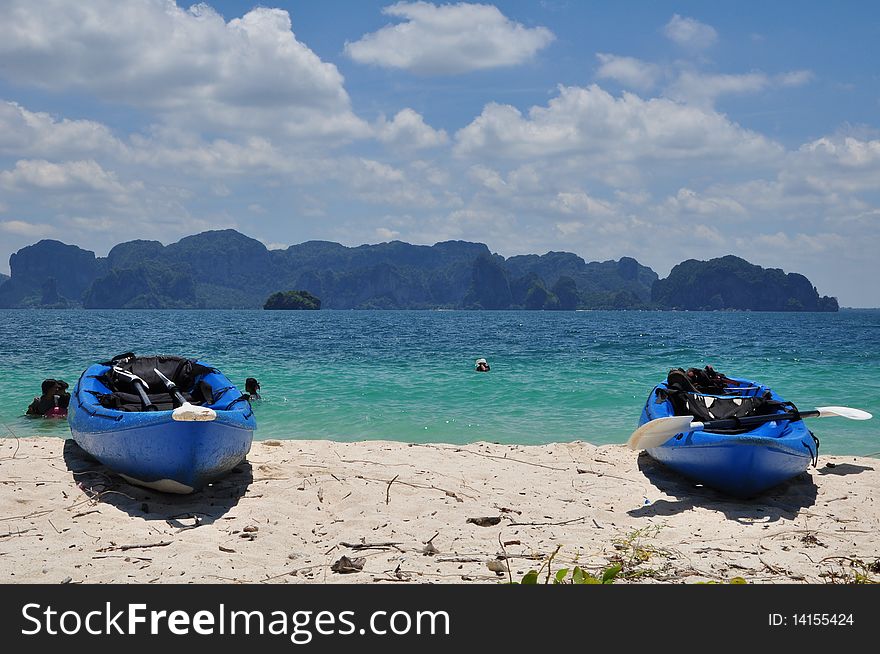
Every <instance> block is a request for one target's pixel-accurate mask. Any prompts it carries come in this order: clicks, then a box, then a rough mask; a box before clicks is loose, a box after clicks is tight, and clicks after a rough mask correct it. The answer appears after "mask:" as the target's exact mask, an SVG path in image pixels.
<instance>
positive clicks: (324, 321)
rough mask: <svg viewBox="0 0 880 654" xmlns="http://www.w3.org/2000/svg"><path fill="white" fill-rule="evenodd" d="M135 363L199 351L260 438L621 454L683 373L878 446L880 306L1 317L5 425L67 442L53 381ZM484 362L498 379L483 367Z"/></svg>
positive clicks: (859, 444) (819, 430) (832, 440)
mask: <svg viewBox="0 0 880 654" xmlns="http://www.w3.org/2000/svg"><path fill="white" fill-rule="evenodd" d="M125 351H134V352H136V353H138V354H154V353H164V354H179V355H186V356H194V357H198V358H201V359H202V360H204V361H207V362H209V363H211V364H213V365H215V366H216V367H218V368H220V369H221V370H222V371H223V372H224V373H225V374H226V375H227V376H228V377H230V378H231V379H232V380H233V381H234V382H235V383H236V384H238V385H239V386H240V387H243V385H244V379H245V377H248V376H254V377H256V378H257V379H259V380H260V383H261V384H262V393H263V397H264V399H263V400H262V401H261V402H258V403H255V411H256V414H257V421H258V430H257V438H261V439H266V438H327V439H334V440H359V439H391V440H401V441H413V442H447V443H468V442H473V441H477V440H488V441H496V442H501V443H524V444H536V443H548V442H553V441H572V440H585V441H589V442H592V443H622V442H624V441H625V440H626V438H627V437H628V436H629V434H630V433H631V432H632V430H633V429H634V428H635V426H636V423H637V420H638V417H639V413H640V411H641V407H642V405H643V404H644V402H645V399H646V398H647V396H648V394H649V392H650V390H651V388H652V387H653V385H654V384H655V383H656V382H658V381H660V380H661V379H662V378H664V377H665V375H666V372H667V371H668V369H669V368H671V367H677V366H682V367H690V366H703V365H705V364H707V363H709V364H712V365H714V366H715V368H716V369H718V370H720V371H722V372H724V373H726V374H728V375H732V376H741V377H747V378H752V379H756V380H758V381H761V382H764V383H766V384H768V385H770V386H773V387H774V388H775V389H776V390H777V391H779V392H780V393H781V394H782V395H783V397H785V398H786V399H789V400H791V401H793V402H795V403H796V404H797V405H798V406H799V407H801V408H803V409H809V408H813V407H815V406H817V405H820V406H821V405H831V404H841V405H846V406H854V407H859V408H862V409H865V410H867V411H870V412H872V413H874V414H875V415H876V416H878V417H877V418H875V419H874V420H871V421H868V422H853V421H848V420H845V419H842V418H832V419H814V420H812V421H811V425H810V426H811V428H812V429H813V431H814V432H815V433H816V435H817V436H818V437H819V439H820V440H821V443H822V446H821V449H820V455H821V454H823V453H824V454H856V455H867V454H874V453H877V452H878V451H880V310H865V311H842V312H840V313H836V314H792V313H787V314H777V313H687V312H681V313H679V312H602V311H588V312H586V311H585V312H515V311H514V312H508V311H501V312H491V311H484V312H465V311H387V312H385V311H316V312H280V311H15V310H3V311H0V397H2V399H3V402H2V403H0V423H2V425H0V427H2V428H3V430H4V431H5V432H6V435H7V436H8V435H11V434H15V435H18V436H28V435H34V434H40V435H57V436H61V437H64V436H66V435H67V433H68V431H67V425H66V422H64V421H52V420H43V419H36V420H34V419H29V418H25V417H24V416H23V413H24V410H25V408H26V407H27V405H28V403H29V402H30V401H31V400H32V399H33V397H34V395H38V394H39V387H40V382H41V381H42V380H43V379H44V378H45V377H61V378H63V379H65V380H66V381H68V382H69V383H70V384H71V387H72V386H73V384H74V382H75V381H76V379H77V378H78V377H79V375H80V373H81V372H82V371H83V370H84V369H85V368H86V367H87V366H88V365H90V364H91V363H93V362H95V361H102V360H106V359H109V358H110V357H111V356H113V355H115V354H118V353H121V352H125ZM480 356H483V357H486V358H487V359H488V360H489V363H490V364H491V366H492V371H491V372H490V373H488V374H485V373H475V372H473V364H474V359H476V358H477V357H480Z"/></svg>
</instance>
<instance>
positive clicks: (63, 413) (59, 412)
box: [46, 406, 67, 418]
mask: <svg viewBox="0 0 880 654" xmlns="http://www.w3.org/2000/svg"><path fill="white" fill-rule="evenodd" d="M46 417H47V418H66V417H67V409H65V408H64V407H60V406H53V407H52V408H51V409H49V411H48V412H47V413H46Z"/></svg>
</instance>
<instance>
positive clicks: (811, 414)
mask: <svg viewBox="0 0 880 654" xmlns="http://www.w3.org/2000/svg"><path fill="white" fill-rule="evenodd" d="M832 416H838V417H840V418H849V419H850V420H868V419H869V418H871V417H873V416H872V415H871V414H870V413H868V412H867V411H862V410H861V409H851V408H849V407H846V406H820V407H816V409H815V410H813V411H791V412H788V413H771V414H769V415H766V416H750V417H748V418H738V419H729V420H711V421H709V422H697V421H695V420H694V419H693V417H692V416H669V417H668V418H657V419H656V420H651V421H650V422H646V423H645V424H644V425H642V426H641V427H639V428H638V429H636V430H635V431H634V432H633V433H632V436H630V437H629V440H628V441H627V442H626V444H627V445H628V446H629V447H630V449H633V450H647V449H650V448H652V447H659V446H661V445H663V443H665V442H666V441H668V440H669V439H670V438H672V437H673V436H675V435H676V434H686V433H689V432H692V431H712V430H713V429H732V428H734V427H753V426H757V425H762V424H764V423H765V422H773V421H775V420H800V419H802V418H830V417H832Z"/></svg>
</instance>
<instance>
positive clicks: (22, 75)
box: [0, 0, 369, 138]
mask: <svg viewBox="0 0 880 654" xmlns="http://www.w3.org/2000/svg"><path fill="white" fill-rule="evenodd" d="M5 4H6V8H5V12H6V15H7V17H10V16H11V17H13V18H7V20H4V21H2V22H0V58H2V60H3V62H4V66H3V69H2V71H0V75H2V76H3V77H5V78H6V79H9V80H10V81H13V82H15V83H18V84H23V85H28V86H39V87H41V88H45V89H49V90H52V91H59V90H75V91H87V92H89V93H93V94H96V95H97V96H98V97H100V98H102V99H104V100H110V101H115V102H121V103H129V104H132V105H136V106H139V107H151V108H153V109H154V110H156V111H158V112H160V113H161V114H162V116H163V118H164V120H166V121H168V122H172V123H175V124H185V125H190V126H192V125H197V126H214V127H216V128H223V129H226V130H230V131H236V130H240V129H244V130H250V131H253V130H263V131H269V132H272V133H273V134H277V135H279V136H288V137H296V138H307V137H313V136H336V137H339V138H354V137H359V136H365V135H367V134H368V133H369V128H368V126H367V125H366V124H365V123H364V122H363V121H362V120H360V119H359V118H358V117H357V116H355V115H354V114H353V113H352V111H351V107H350V100H349V97H348V94H347V93H346V91H345V89H344V87H343V78H342V75H341V74H340V73H339V71H338V70H337V68H336V66H334V65H333V64H330V63H326V62H323V61H321V59H320V58H319V57H318V56H317V55H316V54H315V53H314V52H312V51H311V50H310V49H309V48H308V47H307V46H305V45H304V44H303V43H301V42H299V41H298V40H297V39H296V37H295V35H294V33H293V31H292V24H291V20H290V16H289V15H288V13H287V12H286V11H284V10H281V9H267V8H262V7H258V8H256V9H253V10H251V11H250V12H248V13H247V14H245V15H244V16H243V17H241V18H236V19H233V20H230V21H229V22H226V21H225V20H224V19H223V17H222V16H221V15H220V14H218V13H217V12H215V11H214V10H213V9H211V8H210V7H209V6H207V5H205V4H199V5H194V6H193V7H190V8H189V9H188V10H186V9H183V8H181V7H178V6H177V4H176V3H175V2H174V1H173V0H142V1H140V2H124V3H123V2H117V1H116V0H94V1H91V2H82V3H71V2H65V1H64V0H45V2H40V3H32V2H29V1H28V0H8V2H6V3H5Z"/></svg>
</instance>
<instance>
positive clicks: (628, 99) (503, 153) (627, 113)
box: [455, 85, 782, 164]
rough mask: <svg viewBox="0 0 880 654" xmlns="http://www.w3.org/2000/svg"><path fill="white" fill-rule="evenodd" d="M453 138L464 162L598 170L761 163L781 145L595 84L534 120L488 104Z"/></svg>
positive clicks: (573, 90) (682, 108)
mask: <svg viewBox="0 0 880 654" xmlns="http://www.w3.org/2000/svg"><path fill="white" fill-rule="evenodd" d="M455 140H456V143H455V152H456V153H457V154H458V155H459V156H462V157H477V158H480V157H483V158H502V159H503V158H515V159H528V158H533V157H538V158H540V157H553V156H555V155H582V156H583V157H585V159H586V160H587V162H591V163H593V164H598V163H606V164H607V163H627V162H641V163H642V164H645V163H647V162H649V161H654V162H656V161H666V162H675V161H683V160H684V161H686V160H695V159H715V160H719V161H725V160H727V161H731V162H741V163H751V164H756V163H759V162H760V163H766V162H767V161H768V160H770V159H774V158H777V157H779V156H781V154H782V149H781V147H780V146H779V145H777V144H775V143H773V142H772V141H770V140H768V139H767V138H765V137H764V136H762V135H760V134H758V133H756V132H753V131H750V130H746V129H744V128H742V127H740V126H739V125H737V124H736V123H733V122H731V121H730V120H729V119H728V118H727V117H726V116H724V115H722V114H720V113H717V112H714V111H711V110H706V109H702V108H698V107H691V106H687V105H682V104H679V103H676V102H673V101H672V100H668V99H664V98H654V99H650V100H643V99H642V98H640V97H638V96H637V95H633V94H631V93H624V94H623V95H622V96H620V97H614V96H612V95H611V94H609V93H608V92H607V91H604V90H603V89H601V88H599V87H598V86H596V85H592V86H590V87H587V88H581V87H560V89H559V95H557V96H556V97H555V98H553V99H551V100H550V102H549V103H548V104H547V106H534V107H532V108H531V109H529V112H528V116H523V114H522V113H520V111H519V110H517V109H516V108H515V107H512V106H510V105H500V104H494V103H493V104H488V105H486V106H485V107H484V108H483V111H482V113H481V114H480V115H479V116H478V117H477V118H476V119H474V121H473V122H471V123H470V124H469V125H467V126H466V127H464V128H462V129H461V130H459V131H458V132H457V133H456V135H455Z"/></svg>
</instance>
